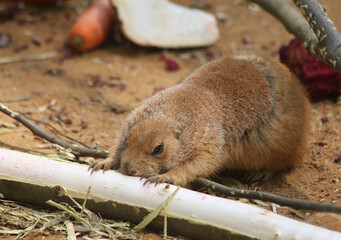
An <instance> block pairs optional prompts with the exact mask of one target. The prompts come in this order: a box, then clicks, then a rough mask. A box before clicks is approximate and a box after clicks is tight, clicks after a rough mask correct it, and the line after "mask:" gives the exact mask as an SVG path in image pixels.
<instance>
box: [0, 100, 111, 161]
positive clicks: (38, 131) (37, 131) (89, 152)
mask: <svg viewBox="0 0 341 240" xmlns="http://www.w3.org/2000/svg"><path fill="white" fill-rule="evenodd" d="M0 111H1V112H3V113H5V114H6V115H8V116H10V117H11V118H14V119H15V120H17V121H18V122H20V123H22V124H23V125H24V126H26V127H27V128H28V129H30V130H31V132H32V133H33V134H34V135H37V136H38V137H41V138H44V139H46V140H47V141H49V142H50V143H55V144H58V145H60V146H62V147H64V148H67V149H70V150H71V152H72V153H73V154H74V155H76V156H78V157H94V158H105V157H106V156H107V155H108V152H106V151H101V150H96V149H89V148H84V147H79V146H75V145H72V144H70V143H68V142H66V141H64V140H62V139H60V138H58V137H56V136H54V135H52V134H51V133H49V132H47V131H45V130H44V129H42V128H40V127H39V126H37V125H35V124H34V123H33V122H31V121H30V120H29V119H27V118H26V117H24V116H23V115H21V114H19V113H17V112H14V111H12V110H11V109H9V108H8V107H6V106H5V105H3V104H1V103H0Z"/></svg>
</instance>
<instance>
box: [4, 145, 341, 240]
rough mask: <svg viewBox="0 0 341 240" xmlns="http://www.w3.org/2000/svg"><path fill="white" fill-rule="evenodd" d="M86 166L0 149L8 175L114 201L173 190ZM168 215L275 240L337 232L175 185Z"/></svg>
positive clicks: (155, 200) (334, 236) (149, 202)
mask: <svg viewBox="0 0 341 240" xmlns="http://www.w3.org/2000/svg"><path fill="white" fill-rule="evenodd" d="M87 168H88V167H87V166H85V165H81V164H73V163H66V162H60V161H53V160H50V159H48V158H45V157H39V156H35V155H31V154H26V153H20V152H16V151H11V150H7V149H0V178H1V175H7V176H12V177H16V178H22V179H27V180H33V181H38V182H42V183H47V184H56V185H62V186H64V187H65V188H68V189H71V190H75V191H80V192H86V191H87V189H88V187H89V186H92V189H91V194H93V195H97V196H99V197H102V198H107V199H112V200H115V201H120V202H126V203H132V204H134V205H138V206H142V207H147V208H156V207H157V206H158V205H159V204H160V203H162V202H163V201H164V200H165V199H166V198H167V197H168V196H169V195H170V194H171V193H172V192H173V191H174V190H175V189H176V187H175V186H172V185H171V186H170V187H169V188H168V189H166V188H165V184H160V185H158V186H156V187H155V186H154V184H147V185H146V186H143V182H144V181H140V180H139V178H137V177H129V176H125V175H122V174H120V173H117V172H114V171H107V172H105V174H103V172H102V171H99V172H95V173H94V174H93V175H92V176H90V173H89V172H88V171H87ZM168 212H169V214H173V215H177V216H181V217H184V218H191V219H196V220H200V221H202V222H207V223H213V224H214V225H217V226H221V227H222V228H226V229H230V230H232V231H236V232H239V233H243V234H245V235H248V236H253V237H256V238H261V239H278V240H280V239H281V240H289V239H290V240H292V239H295V240H313V239H316V240H322V239H328V240H340V239H341V233H339V232H334V231H330V230H327V229H324V228H321V227H317V226H313V225H310V224H307V223H303V222H299V221H296V220H293V219H290V218H287V217H284V216H281V215H277V214H274V213H272V212H270V211H267V210H265V209H262V208H259V207H256V206H253V205H250V204H245V203H240V202H237V201H233V200H229V199H225V198H220V197H215V196H211V195H207V194H203V193H199V192H195V191H191V190H188V189H185V188H181V189H180V190H179V192H178V193H177V194H176V196H175V197H174V198H173V199H172V201H171V202H170V203H169V210H168Z"/></svg>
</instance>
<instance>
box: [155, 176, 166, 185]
mask: <svg viewBox="0 0 341 240" xmlns="http://www.w3.org/2000/svg"><path fill="white" fill-rule="evenodd" d="M164 179H165V178H164V177H160V178H158V179H157V180H156V181H155V185H154V186H155V187H156V186H157V185H158V184H159V183H161V182H162V181H163V180H164Z"/></svg>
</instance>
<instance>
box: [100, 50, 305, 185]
mask: <svg viewBox="0 0 341 240" xmlns="http://www.w3.org/2000/svg"><path fill="white" fill-rule="evenodd" d="M309 111H310V110H309V102H308V99H307V98H306V96H305V92H304V89H303V87H302V86H301V84H300V83H299V81H298V79H297V78H296V77H294V76H293V75H292V74H290V72H289V71H288V70H287V69H286V68H285V67H284V66H283V65H281V64H279V63H277V62H276V61H273V60H271V59H265V58H262V57H259V56H256V55H252V54H242V55H236V56H234V57H233V58H231V57H224V58H222V59H219V60H216V61H213V62H211V63H208V64H206V65H204V66H202V67H200V68H199V69H197V70H196V71H194V72H193V73H192V74H191V75H189V76H188V77H187V78H186V79H185V80H184V81H182V82H181V83H179V84H177V85H175V86H173V87H171V88H168V89H166V90H164V91H161V92H159V93H158V94H156V95H154V96H152V97H150V98H147V99H146V100H145V101H144V102H143V103H142V104H141V106H140V107H138V108H136V109H135V110H134V111H133V112H132V113H131V114H130V115H129V116H128V118H127V121H126V123H125V125H124V127H123V128H122V130H121V134H120V135H119V136H118V138H117V139H116V140H115V143H114V146H113V147H112V149H111V151H110V153H109V156H108V158H107V159H106V160H104V161H99V162H97V163H96V164H95V166H94V169H95V170H98V169H100V168H103V169H104V170H107V169H109V168H114V169H117V168H118V167H121V170H122V172H123V173H124V174H128V175H133V176H143V175H145V176H146V175H149V176H151V177H150V178H149V180H150V181H151V182H155V181H157V182H173V183H174V184H177V185H185V184H186V183H188V182H191V181H193V180H194V179H196V178H197V177H209V176H211V175H213V174H214V173H216V172H218V171H220V170H223V169H228V170H242V171H246V172H250V176H251V179H252V180H258V179H260V178H262V177H264V176H265V177H268V176H270V175H271V174H273V173H276V172H279V171H283V170H286V169H290V168H293V167H295V166H296V165H297V163H298V162H300V161H301V159H302V158H303V155H304V153H305V151H306V146H307V132H308V125H309ZM160 144H163V152H162V153H159V154H152V152H153V151H154V149H155V147H156V146H158V145H160Z"/></svg>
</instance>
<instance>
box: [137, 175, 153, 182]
mask: <svg viewBox="0 0 341 240" xmlns="http://www.w3.org/2000/svg"><path fill="white" fill-rule="evenodd" d="M151 176H152V175H151V174H142V175H141V178H140V181H141V180H142V179H143V178H150V177H151Z"/></svg>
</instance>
